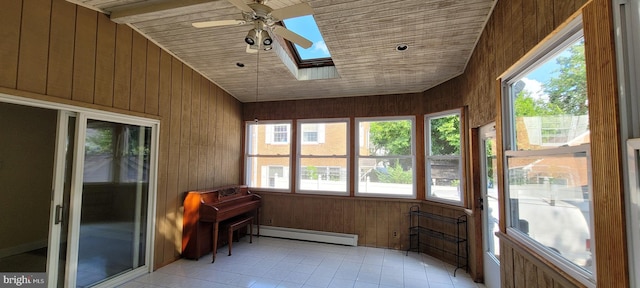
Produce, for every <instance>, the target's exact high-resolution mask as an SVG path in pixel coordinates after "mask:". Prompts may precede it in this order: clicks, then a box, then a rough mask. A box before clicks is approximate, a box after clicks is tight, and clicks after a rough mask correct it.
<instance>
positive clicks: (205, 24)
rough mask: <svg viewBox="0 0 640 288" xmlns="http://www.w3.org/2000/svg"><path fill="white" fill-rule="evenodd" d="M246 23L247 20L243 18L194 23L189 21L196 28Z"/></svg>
mask: <svg viewBox="0 0 640 288" xmlns="http://www.w3.org/2000/svg"><path fill="white" fill-rule="evenodd" d="M246 23H247V21H244V20H216V21H204V22H195V23H191V25H192V26H193V27H196V28H206V27H217V26H231V25H242V24H246Z"/></svg>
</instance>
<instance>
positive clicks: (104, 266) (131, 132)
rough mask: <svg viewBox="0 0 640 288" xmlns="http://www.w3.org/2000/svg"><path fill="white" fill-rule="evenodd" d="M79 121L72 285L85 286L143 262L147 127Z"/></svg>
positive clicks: (148, 149)
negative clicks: (79, 191)
mask: <svg viewBox="0 0 640 288" xmlns="http://www.w3.org/2000/svg"><path fill="white" fill-rule="evenodd" d="M81 121H84V123H82V124H83V125H81V127H82V128H84V129H83V132H84V133H82V134H81V135H83V139H79V141H78V144H82V145H81V147H82V149H79V150H78V153H81V154H82V155H81V156H82V157H79V158H82V159H78V162H79V161H82V163H78V164H79V165H77V166H78V167H82V171H83V172H82V182H81V185H78V187H80V190H81V193H80V194H81V196H78V197H76V198H75V199H74V201H80V205H79V206H80V207H81V212H80V213H79V214H80V215H75V216H76V217H79V219H74V220H75V221H77V222H78V224H79V225H76V226H75V227H77V228H78V229H77V230H76V231H75V232H77V233H78V237H77V240H78V248H77V253H78V255H77V275H76V287H90V286H93V285H95V284H97V283H101V282H104V281H105V280H108V279H111V278H114V277H116V276H118V275H121V274H123V273H126V272H129V271H133V270H134V269H136V268H139V267H142V266H144V265H145V264H147V263H146V247H147V246H148V236H149V235H148V233H147V227H148V226H149V223H148V220H149V215H148V211H149V209H148V208H149V205H148V199H149V192H150V185H149V183H150V182H149V181H150V178H149V175H150V173H149V171H150V170H149V169H150V167H151V160H152V159H151V152H152V150H153V147H152V127H150V126H145V125H140V124H125V123H122V122H115V121H114V119H109V120H99V119H94V118H86V119H85V118H84V117H83V118H82V120H81ZM77 176H80V175H77ZM76 183H78V184H80V181H79V180H78V182H76ZM76 191H77V190H76Z"/></svg>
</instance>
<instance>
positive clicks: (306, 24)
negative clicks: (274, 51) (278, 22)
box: [283, 15, 332, 65]
mask: <svg viewBox="0 0 640 288" xmlns="http://www.w3.org/2000/svg"><path fill="white" fill-rule="evenodd" d="M283 21H284V25H285V26H286V27H287V29H289V30H291V31H293V32H295V33H297V34H299V35H300V36H302V37H304V38H307V39H309V41H311V42H312V43H313V45H312V46H311V47H309V49H304V48H302V47H300V46H298V45H296V44H292V45H291V46H292V47H293V49H294V50H295V51H296V52H297V54H298V57H299V59H298V60H299V61H298V65H300V64H304V62H313V61H316V60H327V59H328V60H329V62H331V61H330V58H331V54H330V53H329V49H327V45H326V44H325V43H324V39H323V38H322V35H321V34H320V30H319V29H318V25H317V24H316V21H315V19H314V18H313V15H306V16H301V17H296V18H289V19H285V20H283ZM331 64H332V63H331ZM331 64H329V65H331ZM324 65H327V63H325V64H324Z"/></svg>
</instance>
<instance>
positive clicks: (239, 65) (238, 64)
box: [236, 62, 244, 68]
mask: <svg viewBox="0 0 640 288" xmlns="http://www.w3.org/2000/svg"><path fill="white" fill-rule="evenodd" d="M236 66H238V67H240V68H242V67H244V63H240V62H237V63H236Z"/></svg>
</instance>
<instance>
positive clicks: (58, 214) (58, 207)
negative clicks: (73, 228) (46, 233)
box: [55, 205, 63, 224]
mask: <svg viewBox="0 0 640 288" xmlns="http://www.w3.org/2000/svg"><path fill="white" fill-rule="evenodd" d="M62 214H63V211H62V205H56V216H55V224H60V223H62V216H63V215H62Z"/></svg>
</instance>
